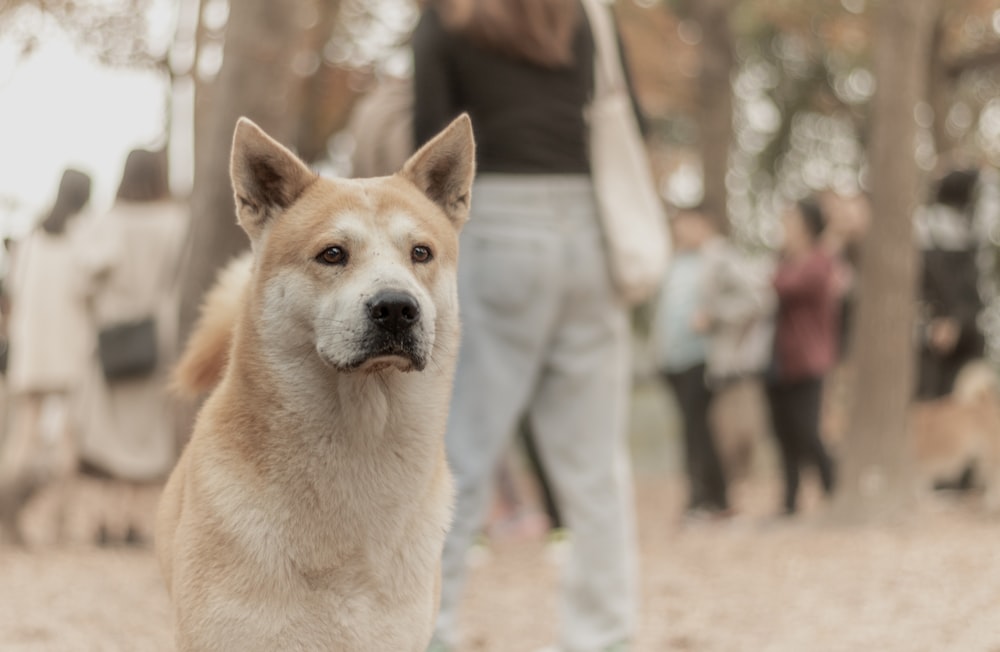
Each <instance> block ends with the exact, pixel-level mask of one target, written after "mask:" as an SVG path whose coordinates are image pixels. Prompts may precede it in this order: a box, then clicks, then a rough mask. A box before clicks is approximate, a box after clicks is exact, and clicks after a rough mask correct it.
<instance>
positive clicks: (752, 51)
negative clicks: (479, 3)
mask: <svg viewBox="0 0 1000 652" xmlns="http://www.w3.org/2000/svg"><path fill="white" fill-rule="evenodd" d="M695 2H697V0H662V1H654V0H618V2H617V3H616V8H617V11H618V15H619V19H620V21H621V24H622V29H623V33H624V39H625V41H626V43H627V45H628V46H629V47H628V50H629V55H630V58H631V59H632V61H631V63H632V67H633V70H634V72H635V73H636V78H637V84H638V86H639V93H640V96H641V98H642V100H643V105H644V107H645V108H646V109H647V111H649V112H650V113H651V114H652V115H653V116H654V120H653V123H654V125H656V127H657V131H658V136H659V139H660V140H661V141H662V143H663V145H662V147H663V149H664V150H665V151H666V152H667V153H666V154H663V153H661V154H660V156H661V157H662V158H665V159H667V160H666V161H664V162H662V164H661V168H663V169H664V170H666V171H667V172H668V173H669V172H670V171H672V170H673V171H676V169H677V168H678V167H679V166H681V165H682V164H683V162H684V161H690V160H691V159H696V158H697V148H698V144H699V135H698V133H697V127H696V124H697V121H696V120H695V117H696V113H695V112H696V111H697V110H698V101H697V78H698V71H699V69H700V56H701V53H700V49H701V46H702V39H701V34H700V30H699V28H698V25H697V24H696V23H695V22H694V17H695V11H694V9H695V6H694V3H695ZM730 5H731V8H732V11H731V14H730V26H731V30H732V38H733V41H734V43H733V44H734V46H735V51H736V54H737V65H736V69H735V70H734V71H733V77H732V82H733V83H732V90H733V93H734V100H735V101H734V116H733V121H734V127H735V132H734V138H733V144H732V149H731V161H730V170H729V172H728V174H727V186H728V188H729V194H730V216H731V219H732V220H733V222H734V227H736V229H735V230H736V232H737V233H739V234H742V235H743V236H745V237H747V238H749V239H750V240H756V241H761V242H767V241H769V240H771V239H772V238H773V236H774V233H773V231H774V224H773V222H774V220H773V219H772V216H773V215H774V214H775V213H776V212H777V210H778V205H779V204H780V203H781V202H783V201H786V200H787V198H790V197H796V196H800V195H803V194H805V193H807V192H811V191H818V190H822V189H825V188H833V189H836V190H838V191H840V192H845V193H852V192H857V191H858V190H859V189H864V188H865V178H866V173H865V156H864V153H865V146H866V144H867V139H868V126H869V123H868V110H869V109H868V105H869V101H870V99H871V97H872V95H873V94H874V91H875V78H874V75H873V74H872V70H871V56H872V52H871V31H872V13H873V12H872V5H873V3H872V2H870V1H868V0H730ZM938 24H939V29H940V33H941V39H940V43H938V44H937V47H936V48H935V50H934V52H932V55H931V60H929V61H927V62H925V64H924V65H926V66H927V68H928V71H930V70H931V69H932V66H934V65H939V66H942V67H943V69H944V71H945V74H944V79H945V80H946V82H947V87H946V88H942V89H936V90H937V92H941V93H943V94H944V96H945V97H944V98H943V102H942V103H941V104H940V105H938V104H936V103H935V106H940V107H941V108H942V110H941V113H942V115H940V116H938V118H939V119H940V121H941V125H942V128H940V129H937V130H935V129H934V127H935V117H934V115H933V111H932V110H931V109H930V106H928V107H926V109H927V110H926V111H921V112H919V114H918V115H917V116H916V118H917V120H918V123H919V124H920V126H921V128H922V133H921V137H920V140H919V143H918V150H917V155H918V160H919V161H920V164H921V167H922V168H923V169H924V170H925V171H926V172H927V173H928V175H930V174H933V173H934V172H935V171H936V170H937V169H938V168H939V167H940V166H941V165H944V164H949V163H951V162H961V163H962V164H980V165H981V164H989V165H997V164H998V163H1000V99H998V97H1000V1H998V0H942V2H941V4H940V13H939V16H938ZM657 33H658V34H659V41H657V40H656V35H657ZM941 135H945V136H947V137H948V139H947V140H948V141H949V142H935V136H938V140H945V139H944V138H941V137H940V136H941ZM938 154H942V155H945V154H946V155H947V156H946V157H939V156H938Z"/></svg>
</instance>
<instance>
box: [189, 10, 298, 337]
mask: <svg viewBox="0 0 1000 652" xmlns="http://www.w3.org/2000/svg"><path fill="white" fill-rule="evenodd" d="M229 7H230V10H229V20H228V22H227V24H226V33H225V45H224V51H223V52H224V54H223V61H222V67H221V69H220V70H219V74H218V77H217V78H216V80H215V84H214V87H213V88H212V89H211V93H212V100H213V102H212V104H211V106H210V107H209V111H208V113H207V115H206V116H205V124H204V127H205V128H204V130H200V129H199V130H198V134H197V137H198V142H196V143H195V148H196V156H195V159H196V161H197V168H196V170H195V179H194V188H193V191H192V198H191V212H192V226H191V235H190V241H189V248H188V257H187V264H186V265H185V268H184V272H183V275H182V278H181V310H180V327H179V333H180V337H181V340H182V341H183V340H184V339H186V337H187V334H188V332H189V331H190V329H191V326H192V324H193V322H194V320H195V319H196V317H197V313H198V305H199V303H200V301H201V297H202V295H203V294H204V292H205V290H206V289H208V287H209V286H210V285H211V283H212V281H213V279H214V278H215V274H216V271H217V270H218V268H219V267H220V266H222V265H223V264H225V263H226V262H227V261H228V260H229V259H230V258H232V257H233V256H235V255H236V254H238V253H240V252H241V251H243V250H244V249H245V248H246V247H247V245H248V240H247V238H246V235H245V234H244V233H243V231H242V230H241V229H240V228H239V227H238V226H237V224H236V217H235V212H234V206H233V194H232V189H231V186H230V183H229V152H230V148H231V144H232V135H233V129H234V127H235V126H236V120H237V119H238V118H239V117H240V116H247V117H249V118H250V119H251V120H253V121H255V122H256V123H257V124H259V125H260V126H261V128H263V129H264V130H265V131H267V132H268V133H270V134H271V135H272V136H274V137H275V138H277V139H278V140H279V141H281V142H285V143H288V142H290V141H291V140H292V139H293V138H294V136H295V117H296V116H297V115H298V107H297V106H292V105H291V104H293V102H294V101H295V100H294V99H293V98H297V97H298V93H297V92H296V90H297V89H296V84H298V83H299V79H298V78H296V77H295V75H294V74H293V72H292V59H293V57H294V55H295V53H296V52H297V51H298V48H299V47H300V42H301V41H300V39H301V36H302V34H303V31H304V30H303V26H302V25H301V24H300V21H299V19H298V17H300V16H301V15H302V11H301V10H302V1H301V0H240V1H239V2H231V3H230V4H229Z"/></svg>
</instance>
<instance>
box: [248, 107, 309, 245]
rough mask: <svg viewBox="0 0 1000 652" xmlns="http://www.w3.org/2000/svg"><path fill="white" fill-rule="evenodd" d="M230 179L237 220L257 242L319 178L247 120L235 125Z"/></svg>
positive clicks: (251, 238)
mask: <svg viewBox="0 0 1000 652" xmlns="http://www.w3.org/2000/svg"><path fill="white" fill-rule="evenodd" d="M229 175H230V177H231V179H232V182H233V193H234V194H235V195H236V217H237V218H238V219H239V222H240V226H242V227H243V230H244V231H246V232H247V235H249V236H250V240H252V241H254V242H256V240H257V238H258V237H259V236H260V233H261V231H263V229H264V227H265V226H266V225H267V223H268V222H270V221H271V220H273V219H274V218H275V217H276V216H277V215H279V214H280V213H281V212H282V211H284V210H285V209H287V208H288V207H289V206H291V205H292V204H293V203H294V202H295V200H296V199H298V198H299V196H300V195H301V194H302V192H303V191H304V190H305V189H306V188H307V187H308V186H309V185H310V184H311V183H312V182H313V181H315V180H316V178H317V175H316V174H314V173H313V172H312V171H311V170H310V169H309V168H308V167H307V166H306V164H305V163H303V162H302V161H301V160H299V158H298V157H297V156H295V154H293V153H292V152H290V151H289V150H288V149H287V148H286V147H283V146H282V145H281V144H280V143H279V142H278V141H276V140H274V139H273V138H271V137H270V136H268V135H267V134H265V133H264V131H263V130H262V129H261V128H260V127H258V126H257V125H255V124H254V123H253V122H251V121H250V120H248V119H246V118H240V119H239V121H237V123H236V133H234V134H233V152H232V156H231V158H230V161H229Z"/></svg>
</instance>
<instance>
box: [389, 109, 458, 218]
mask: <svg viewBox="0 0 1000 652" xmlns="http://www.w3.org/2000/svg"><path fill="white" fill-rule="evenodd" d="M400 174H402V176H403V177H405V178H407V179H409V180H410V181H411V182H413V184H414V185H416V186H417V188H419V189H420V190H421V191H422V192H423V193H424V194H425V195H427V196H428V197H429V198H430V199H431V201H433V202H434V203H435V204H437V205H438V206H440V207H441V210H443V211H444V213H445V215H447V216H448V219H450V220H451V222H452V224H454V225H455V227H456V228H459V227H461V226H462V225H463V224H465V221H466V220H468V219H469V200H470V198H471V195H472V180H473V178H474V177H475V175H476V144H475V139H474V138H473V135H472V121H471V120H469V116H468V114H465V113H463V114H462V115H460V116H458V117H457V118H455V120H454V121H453V122H452V123H451V124H450V125H448V127H446V128H445V130H444V131H442V132H441V133H439V134H438V135H437V136H435V137H434V138H432V139H431V140H430V141H429V142H428V143H427V144H426V145H424V146H423V147H421V148H420V149H419V150H418V151H417V153H416V154H414V155H413V156H411V157H410V160H408V161H407V162H406V164H405V165H403V170H402V172H400Z"/></svg>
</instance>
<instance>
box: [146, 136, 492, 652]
mask: <svg viewBox="0 0 1000 652" xmlns="http://www.w3.org/2000/svg"><path fill="white" fill-rule="evenodd" d="M231 172H232V181H233V187H234V191H235V195H236V205H237V214H238V217H239V222H240V224H241V225H242V226H243V228H244V229H245V230H246V232H247V234H248V235H249V236H250V240H251V243H252V250H253V256H252V260H250V259H248V260H245V261H242V262H238V263H236V264H235V265H234V266H232V267H231V268H230V269H229V270H228V271H226V272H225V273H224V274H223V277H222V281H221V283H220V285H219V287H218V288H217V289H216V290H215V291H214V292H213V293H211V294H210V295H209V297H208V300H207V303H206V305H205V307H204V309H203V315H202V318H201V321H200V323H199V325H198V326H197V327H196V332H195V333H194V334H193V335H192V337H191V339H190V343H189V345H188V348H187V350H186V352H185V354H184V356H183V360H182V362H181V363H180V367H179V369H178V373H177V376H176V379H177V383H178V384H179V385H181V386H182V387H185V388H187V389H189V390H192V391H196V390H198V389H205V388H208V387H210V386H212V385H213V384H215V383H216V382H217V383H218V385H217V387H216V388H215V389H214V391H213V392H212V394H211V395H210V396H209V397H208V399H207V401H206V403H205V405H204V406H203V408H202V410H201V412H200V414H199V416H198V419H197V423H196V425H195V429H194V433H193V436H192V438H191V441H190V442H189V443H188V445H187V447H186V449H185V450H184V453H183V455H182V456H181V459H180V461H179V462H178V464H177V467H176V469H175V470H174V472H173V474H172V475H171V477H170V480H169V482H168V483H167V486H166V489H165V490H164V494H163V498H162V500H161V503H160V508H159V513H158V515H157V531H156V544H157V552H158V556H159V559H160V564H161V568H162V571H163V575H164V578H165V580H166V584H167V588H168V590H169V592H170V594H171V599H172V603H173V610H174V617H175V626H176V642H177V647H178V649H180V650H241V651H248V650H268V651H270V650H350V651H352V652H354V651H366V650H372V651H379V652H382V651H385V650H393V651H396V650H413V651H415V652H416V651H422V650H423V649H424V648H425V647H426V645H427V642H428V640H429V638H430V635H431V631H432V627H433V620H434V617H435V614H436V611H437V601H438V587H439V573H440V557H441V549H442V545H443V540H444V535H445V531H446V529H447V527H448V522H449V518H450V511H451V500H452V489H451V479H450V476H449V473H448V468H447V464H446V461H445V455H444V441H443V433H444V428H445V423H446V418H447V410H448V401H449V398H450V391H451V383H452V376H453V372H454V364H455V356H456V354H457V349H458V337H459V333H458V331H459V325H458V305H457V304H458V299H457V289H456V272H457V258H458V232H459V229H460V228H461V226H462V224H463V223H464V222H465V220H466V219H467V217H468V209H469V200H470V193H471V183H472V178H473V174H474V145H473V139H472V131H471V126H470V122H469V119H468V117H466V116H462V117H460V118H458V119H457V120H456V121H455V122H454V123H452V125H451V126H449V127H448V128H447V129H446V130H445V131H443V132H442V133H441V134H440V135H439V136H438V137H437V138H435V139H434V140H432V141H431V142H430V143H428V144H427V145H426V146H425V147H423V148H422V149H421V150H420V151H418V152H417V153H416V154H415V155H414V156H413V157H412V158H411V159H410V160H409V161H408V162H407V163H406V165H405V166H404V167H403V169H402V171H401V172H400V173H398V174H396V175H394V176H392V177H381V178H377V179H362V180H328V179H321V178H318V177H317V176H316V175H314V174H313V173H312V172H310V171H309V170H308V168H307V167H306V166H305V165H304V164H303V163H302V162H301V161H299V160H298V159H297V158H296V157H295V156H294V155H293V154H292V153H291V152H289V151H288V150H287V149H285V148H284V147H282V146H281V145H279V144H278V143H277V142H275V141H273V140H272V139H271V138H269V137H268V136H267V135H266V134H264V132H262V131H261V130H260V129H259V128H257V127H256V126H255V125H254V124H253V123H251V122H249V121H247V120H245V119H244V120H241V121H240V122H239V123H238V125H237V127H236V132H235V136H234V142H233V153H232V161H231ZM333 247H339V248H340V251H335V250H332V249H331V248H333ZM422 247H423V248H426V249H429V251H430V254H431V257H430V258H429V259H426V258H425V256H424V254H425V253H427V252H426V251H424V250H423V249H420V248H422ZM341 254H346V255H341ZM230 340H231V345H230V344H229V342H230Z"/></svg>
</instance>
